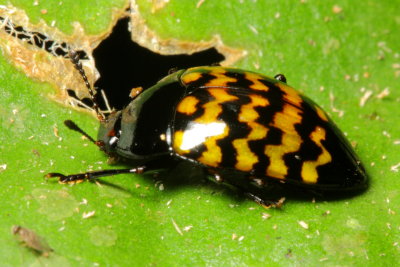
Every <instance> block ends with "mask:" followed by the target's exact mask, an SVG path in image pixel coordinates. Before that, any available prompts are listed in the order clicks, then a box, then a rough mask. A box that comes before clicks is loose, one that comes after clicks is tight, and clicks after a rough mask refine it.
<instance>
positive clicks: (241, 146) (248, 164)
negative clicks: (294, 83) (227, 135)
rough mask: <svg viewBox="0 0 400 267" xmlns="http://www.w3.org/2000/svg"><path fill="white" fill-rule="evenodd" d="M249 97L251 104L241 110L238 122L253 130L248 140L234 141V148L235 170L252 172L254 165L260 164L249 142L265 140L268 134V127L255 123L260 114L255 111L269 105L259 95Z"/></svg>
mask: <svg viewBox="0 0 400 267" xmlns="http://www.w3.org/2000/svg"><path fill="white" fill-rule="evenodd" d="M249 97H250V100H251V102H250V103H248V104H246V105H243V106H242V107H241V108H240V113H239V117H238V120H239V121H240V122H244V123H246V124H247V125H248V126H249V127H250V128H251V131H250V133H249V134H248V136H247V137H246V138H240V139H235V140H234V141H233V147H234V148H235V149H236V152H237V156H236V159H237V163H236V166H235V168H236V169H238V170H241V171H251V169H252V168H253V165H254V163H256V162H258V157H257V156H256V155H255V154H254V153H253V152H252V151H251V150H250V147H249V144H248V142H249V141H250V140H259V139H262V138H265V137H266V136H267V132H268V129H267V128H266V127H264V126H263V125H262V124H259V123H257V122H255V120H256V119H257V118H258V117H259V114H258V112H257V111H256V110H255V109H254V108H255V107H257V106H262V107H265V106H267V105H268V104H269V102H268V100H267V99H265V98H263V97H261V96H259V95H250V96H249Z"/></svg>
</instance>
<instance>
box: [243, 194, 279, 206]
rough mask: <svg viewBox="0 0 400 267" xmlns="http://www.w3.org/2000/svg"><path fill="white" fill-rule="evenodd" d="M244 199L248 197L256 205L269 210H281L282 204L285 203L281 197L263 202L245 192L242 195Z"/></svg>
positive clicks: (263, 200)
mask: <svg viewBox="0 0 400 267" xmlns="http://www.w3.org/2000/svg"><path fill="white" fill-rule="evenodd" d="M244 194H245V196H246V197H248V198H249V199H251V200H253V201H255V202H256V203H257V204H259V205H261V206H263V207H264V208H266V209H269V208H281V207H282V206H283V202H285V199H286V198H285V197H282V198H280V199H278V200H265V199H262V198H260V197H259V196H257V195H254V194H252V193H249V192H246V193H244Z"/></svg>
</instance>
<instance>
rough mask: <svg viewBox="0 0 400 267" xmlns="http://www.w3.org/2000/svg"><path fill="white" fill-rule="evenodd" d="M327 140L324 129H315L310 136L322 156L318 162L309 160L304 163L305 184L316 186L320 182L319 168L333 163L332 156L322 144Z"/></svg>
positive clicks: (302, 170)
mask: <svg viewBox="0 0 400 267" xmlns="http://www.w3.org/2000/svg"><path fill="white" fill-rule="evenodd" d="M325 138H326V131H325V129H324V128H322V127H319V126H317V127H315V130H314V131H313V132H312V133H311V134H310V139H311V140H313V141H314V143H315V144H316V145H317V146H319V147H320V148H321V150H322V152H321V154H320V155H319V156H318V158H317V159H316V160H308V161H305V162H304V163H303V166H302V168H301V177H302V178H303V182H305V183H308V184H315V183H317V182H318V172H317V167H318V166H321V165H324V164H326V163H329V162H331V161H332V157H331V154H330V153H329V152H328V150H327V149H326V148H325V147H324V145H323V144H322V143H321V141H322V140H325Z"/></svg>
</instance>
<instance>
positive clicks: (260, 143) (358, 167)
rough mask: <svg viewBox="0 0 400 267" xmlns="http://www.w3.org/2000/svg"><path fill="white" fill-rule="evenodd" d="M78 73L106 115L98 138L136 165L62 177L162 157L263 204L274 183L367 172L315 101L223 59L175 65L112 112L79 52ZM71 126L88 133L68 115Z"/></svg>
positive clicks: (347, 180) (148, 164)
mask: <svg viewBox="0 0 400 267" xmlns="http://www.w3.org/2000/svg"><path fill="white" fill-rule="evenodd" d="M70 57H71V61H72V62H73V64H74V65H75V67H76V69H77V70H78V71H79V72H80V74H81V76H82V78H83V80H84V81H85V84H86V87H87V88H88V90H89V92H90V96H91V98H92V100H93V103H94V110H95V111H96V114H97V117H98V118H99V120H100V129H99V133H98V141H94V140H93V139H92V141H93V142H94V143H95V144H97V145H98V146H99V147H100V149H101V150H102V151H104V152H105V153H107V154H108V155H109V156H111V157H115V156H117V157H120V158H124V159H128V160H130V161H132V163H133V164H134V166H135V167H133V168H129V169H118V170H102V171H92V172H87V173H81V174H73V175H63V174H60V173H49V174H47V177H58V178H59V181H60V182H61V183H75V182H79V181H82V180H85V179H95V178H98V177H101V176H108V175H114V174H120V173H142V172H145V171H146V170H149V169H154V166H157V162H159V161H160V159H163V158H173V159H177V160H183V161H188V162H191V163H192V164H195V165H200V166H202V167H203V168H204V169H205V170H206V172H207V173H208V174H209V175H210V176H212V177H213V178H214V180H215V181H216V182H218V183H222V182H223V183H227V184H229V185H231V186H233V187H236V188H238V189H240V190H241V191H243V192H244V193H245V195H247V196H248V197H250V198H251V199H253V200H255V201H256V202H258V203H260V204H262V205H267V204H270V201H268V200H265V199H263V197H262V193H263V192H264V189H265V188H266V186H267V184H269V183H274V182H276V183H280V184H288V185H291V186H295V187H298V188H301V187H303V188H307V189H311V190H313V191H316V192H325V191H338V192H341V191H356V190H357V191H358V190H361V189H365V188H366V187H367V184H368V178H367V174H366V172H365V169H364V167H363V166H362V164H361V162H360V160H359V159H358V157H357V155H356V154H355V152H354V151H353V149H352V147H351V145H350V144H349V142H348V141H347V140H346V138H345V137H344V135H343V134H342V132H341V131H340V130H339V129H338V128H337V127H336V125H335V124H334V123H333V121H332V120H331V119H330V118H329V117H328V115H327V114H326V113H325V112H324V111H323V110H322V109H321V108H320V107H319V106H318V105H317V104H315V103H314V102H313V101H312V100H310V99H309V98H307V97H305V96H303V95H302V94H300V93H299V92H297V91H296V90H294V89H293V88H291V87H290V86H288V85H287V84H286V78H285V77H284V76H283V75H281V74H279V75H276V76H275V77H274V78H270V77H268V76H264V75H261V74H257V73H254V72H250V71H244V70H240V69H234V68H225V67H220V66H205V67H195V68H190V69H186V70H178V71H176V72H174V73H172V74H170V75H168V76H166V77H165V78H163V79H162V80H160V81H159V82H158V83H157V84H156V85H154V86H153V87H150V88H148V89H147V90H144V91H143V92H141V93H140V94H139V95H138V96H137V97H136V98H135V99H133V100H132V102H130V104H129V105H128V106H127V107H125V108H124V109H123V110H120V111H116V112H113V113H111V114H110V115H108V116H107V117H106V116H105V115H104V114H103V113H102V112H101V111H100V110H99V107H98V105H97V103H96V101H95V97H94V95H95V92H94V90H93V89H92V87H91V85H90V83H89V82H88V79H87V77H86V75H85V73H84V71H83V68H82V65H81V63H80V62H79V57H78V56H77V54H76V53H75V52H71V53H70ZM66 124H67V126H68V127H69V128H71V129H73V130H76V131H79V132H81V133H84V132H83V131H82V130H80V129H79V128H77V126H76V125H74V124H73V123H72V122H70V121H67V122H66Z"/></svg>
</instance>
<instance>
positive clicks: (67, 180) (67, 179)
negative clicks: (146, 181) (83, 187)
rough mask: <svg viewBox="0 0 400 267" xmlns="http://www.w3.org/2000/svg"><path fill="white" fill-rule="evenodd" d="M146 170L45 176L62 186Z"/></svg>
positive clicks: (142, 168) (116, 170) (117, 170)
mask: <svg viewBox="0 0 400 267" xmlns="http://www.w3.org/2000/svg"><path fill="white" fill-rule="evenodd" d="M145 169H146V167H145V166H140V167H136V168H131V169H114V170H101V171H92V172H85V173H78V174H70V175H64V174H61V173H48V174H46V175H45V178H54V177H57V178H58V182H59V183H61V184H76V183H81V182H83V181H84V180H94V179H96V178H99V177H103V176H111V175H116V174H122V173H143V172H144V170H145Z"/></svg>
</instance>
